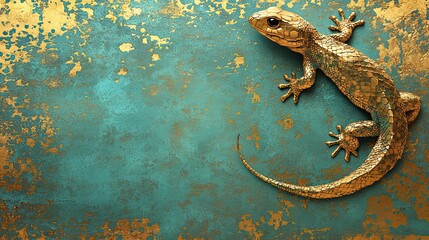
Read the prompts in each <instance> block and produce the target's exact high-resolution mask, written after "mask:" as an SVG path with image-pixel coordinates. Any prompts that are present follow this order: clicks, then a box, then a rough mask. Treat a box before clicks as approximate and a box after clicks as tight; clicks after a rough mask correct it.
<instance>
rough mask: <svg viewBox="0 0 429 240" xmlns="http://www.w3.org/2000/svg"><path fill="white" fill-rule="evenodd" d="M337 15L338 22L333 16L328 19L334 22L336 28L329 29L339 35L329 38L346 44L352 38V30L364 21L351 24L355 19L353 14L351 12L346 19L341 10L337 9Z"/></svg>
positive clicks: (330, 27) (332, 35)
mask: <svg viewBox="0 0 429 240" xmlns="http://www.w3.org/2000/svg"><path fill="white" fill-rule="evenodd" d="M338 13H339V14H340V17H341V21H339V20H338V19H337V18H336V17H335V16H334V15H332V16H330V17H329V18H330V19H331V20H332V21H334V23H335V25H337V26H329V29H330V30H332V31H339V32H340V33H336V34H331V35H329V36H330V37H332V38H334V39H336V40H338V41H340V42H346V41H347V40H349V38H350V37H351V36H352V33H353V29H355V27H357V26H360V25H363V24H364V23H365V21H364V20H359V21H356V22H353V19H354V18H355V17H356V13H355V12H352V13H351V14H350V16H349V17H348V18H347V19H346V17H345V15H344V11H343V9H341V8H340V9H338Z"/></svg>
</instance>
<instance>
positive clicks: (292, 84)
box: [279, 58, 316, 104]
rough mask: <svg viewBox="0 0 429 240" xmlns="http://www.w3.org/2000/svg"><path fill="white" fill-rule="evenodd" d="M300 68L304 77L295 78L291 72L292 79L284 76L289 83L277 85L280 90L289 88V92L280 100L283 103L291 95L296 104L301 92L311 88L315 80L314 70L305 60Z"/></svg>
mask: <svg viewBox="0 0 429 240" xmlns="http://www.w3.org/2000/svg"><path fill="white" fill-rule="evenodd" d="M302 67H303V69H304V76H302V77H300V78H296V74H295V73H294V72H292V77H289V76H287V75H284V79H285V80H286V81H289V83H281V84H279V88H280V89H285V88H289V91H288V92H287V93H286V94H284V95H283V96H281V98H280V99H281V100H282V101H283V102H284V101H286V99H287V98H288V97H290V96H291V95H292V94H293V102H294V103H295V104H297V103H298V98H299V95H300V94H301V92H302V91H303V90H304V89H307V88H310V87H311V86H313V84H314V81H315V80H316V68H315V67H314V66H313V65H312V64H311V62H310V61H309V60H307V59H305V58H304V62H303V64H302Z"/></svg>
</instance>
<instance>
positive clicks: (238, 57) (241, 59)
mask: <svg viewBox="0 0 429 240" xmlns="http://www.w3.org/2000/svg"><path fill="white" fill-rule="evenodd" d="M234 55H235V59H234V64H235V68H238V67H240V66H241V65H244V56H241V55H240V54H237V53H236V54H234Z"/></svg>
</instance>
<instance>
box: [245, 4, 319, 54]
mask: <svg viewBox="0 0 429 240" xmlns="http://www.w3.org/2000/svg"><path fill="white" fill-rule="evenodd" d="M249 23H250V25H252V27H253V28H255V29H256V30H257V31H258V32H259V33H261V34H262V35H264V36H265V37H267V38H269V39H270V40H271V41H274V42H276V43H278V44H280V45H282V46H285V47H288V48H289V49H291V50H292V51H295V52H300V53H302V52H303V51H304V48H305V46H306V43H307V42H308V40H307V39H308V38H309V37H310V36H309V35H310V34H312V33H315V32H316V31H312V29H314V27H313V26H311V24H310V23H308V22H307V21H305V20H304V19H303V18H301V17H300V16H298V15H297V14H295V13H292V12H288V11H284V10H282V9H281V8H277V7H271V8H268V9H266V10H263V11H259V12H256V13H254V14H253V15H252V16H250V17H249Z"/></svg>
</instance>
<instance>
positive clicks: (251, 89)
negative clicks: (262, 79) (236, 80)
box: [245, 82, 261, 103]
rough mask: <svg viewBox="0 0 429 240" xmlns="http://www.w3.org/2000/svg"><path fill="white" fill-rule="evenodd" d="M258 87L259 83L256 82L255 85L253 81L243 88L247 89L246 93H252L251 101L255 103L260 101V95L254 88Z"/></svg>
mask: <svg viewBox="0 0 429 240" xmlns="http://www.w3.org/2000/svg"><path fill="white" fill-rule="evenodd" d="M258 87H259V84H256V86H255V85H254V84H253V82H251V83H249V84H248V85H247V86H246V87H245V88H246V89H247V94H251V95H253V97H252V103H257V102H260V101H261V97H260V96H259V94H258V93H256V89H257V88H258Z"/></svg>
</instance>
